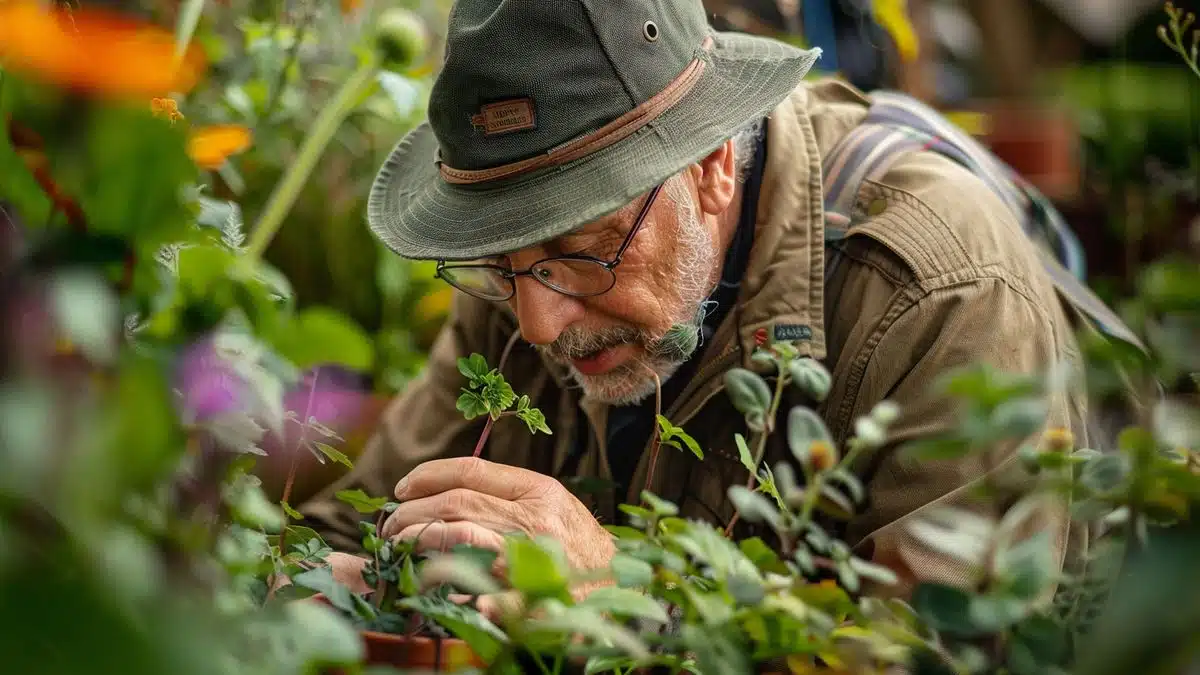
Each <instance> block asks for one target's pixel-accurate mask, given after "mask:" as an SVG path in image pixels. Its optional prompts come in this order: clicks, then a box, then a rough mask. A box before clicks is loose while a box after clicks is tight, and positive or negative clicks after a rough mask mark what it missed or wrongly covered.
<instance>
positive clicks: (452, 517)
mask: <svg viewBox="0 0 1200 675" xmlns="http://www.w3.org/2000/svg"><path fill="white" fill-rule="evenodd" d="M517 515H518V511H517V509H516V508H514V505H513V504H512V503H511V502H508V501H505V500H503V499H500V498H498V497H493V496H492V495H489V494H484V493H482V492H475V491H473V490H467V489H464V488H453V489H451V490H448V491H446V492H439V493H437V494H433V495H430V496H428V497H422V498H420V499H412V500H409V501H404V502H401V503H400V505H399V506H398V507H396V510H395V511H392V513H391V514H390V515H388V517H387V520H385V521H384V522H383V532H382V533H381V534H382V536H384V537H392V536H395V535H396V534H397V533H399V532H400V531H401V530H403V529H405V528H406V527H408V526H409V525H416V524H420V523H432V522H437V521H447V522H454V521H458V520H469V521H471V522H473V523H476V524H478V525H481V526H483V527H486V528H488V529H492V530H496V531H499V532H508V531H511V530H516V529H522V528H521V523H519V522H518V521H517Z"/></svg>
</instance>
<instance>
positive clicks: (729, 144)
mask: <svg viewBox="0 0 1200 675" xmlns="http://www.w3.org/2000/svg"><path fill="white" fill-rule="evenodd" d="M689 170H690V171H691V172H692V179H693V180H694V181H695V185H696V192H697V193H698V194H699V200H700V201H699V205H700V210H701V211H703V212H705V213H708V214H710V215H719V214H721V213H724V212H725V209H727V208H729V204H730V203H731V202H733V196H734V193H735V192H736V191H737V169H736V164H735V161H734V151H733V140H732V139H730V140H728V141H725V143H724V144H722V145H721V147H719V148H717V149H716V150H714V151H712V152H711V153H709V155H708V156H707V157H705V158H704V159H701V160H700V161H699V162H696V163H695V164H693V165H692V166H691V167H689Z"/></svg>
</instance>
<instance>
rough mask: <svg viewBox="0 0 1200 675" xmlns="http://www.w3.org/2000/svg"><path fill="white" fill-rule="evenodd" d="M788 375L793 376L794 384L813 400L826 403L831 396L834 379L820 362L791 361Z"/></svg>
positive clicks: (807, 359)
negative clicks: (826, 399) (830, 390)
mask: <svg viewBox="0 0 1200 675" xmlns="http://www.w3.org/2000/svg"><path fill="white" fill-rule="evenodd" d="M788 373H789V374H790V375H791V376H792V384H794V385H796V387H797V388H798V389H799V390H800V391H802V392H804V394H805V395H807V396H809V397H811V398H812V399H814V400H817V401H824V400H825V398H826V397H827V396H829V389H830V387H831V386H832V382H833V379H832V376H831V375H830V374H829V371H828V370H826V369H825V366H823V365H822V364H821V362H820V361H817V360H816V359H811V358H802V359H796V360H794V361H790V362H789V363H788Z"/></svg>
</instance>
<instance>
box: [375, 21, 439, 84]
mask: <svg viewBox="0 0 1200 675" xmlns="http://www.w3.org/2000/svg"><path fill="white" fill-rule="evenodd" d="M428 45H429V38H428V32H427V31H426V28H425V23H424V22H423V21H421V18H420V17H419V16H417V15H416V14H414V13H413V12H410V11H408V10H406V9H399V8H392V9H388V10H387V11H385V12H384V13H383V14H381V15H380V17H379V21H378V23H377V24H376V33H375V48H376V49H377V50H378V51H379V55H380V58H381V60H382V61H383V65H384V66H385V67H387V68H389V69H392V70H403V69H405V68H408V67H410V66H412V65H413V64H414V63H415V62H416V61H418V60H419V59H420V58H421V57H422V56H424V54H425V50H426V49H427V48H428Z"/></svg>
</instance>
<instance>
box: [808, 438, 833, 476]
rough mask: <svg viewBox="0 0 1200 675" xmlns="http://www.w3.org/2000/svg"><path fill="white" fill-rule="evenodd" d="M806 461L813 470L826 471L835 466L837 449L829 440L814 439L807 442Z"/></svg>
mask: <svg viewBox="0 0 1200 675" xmlns="http://www.w3.org/2000/svg"><path fill="white" fill-rule="evenodd" d="M808 461H809V464H810V465H811V466H812V468H813V470H814V471H827V470H829V469H832V468H833V467H835V466H837V463H838V451H837V448H835V447H833V444H831V443H830V442H829V441H824V440H816V441H813V442H812V443H809V444H808Z"/></svg>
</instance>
